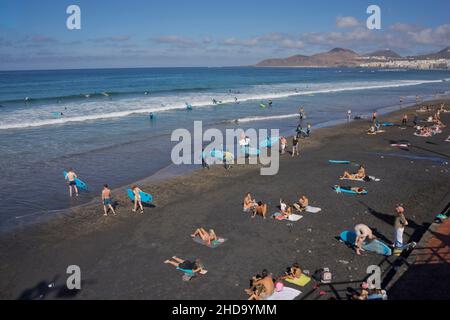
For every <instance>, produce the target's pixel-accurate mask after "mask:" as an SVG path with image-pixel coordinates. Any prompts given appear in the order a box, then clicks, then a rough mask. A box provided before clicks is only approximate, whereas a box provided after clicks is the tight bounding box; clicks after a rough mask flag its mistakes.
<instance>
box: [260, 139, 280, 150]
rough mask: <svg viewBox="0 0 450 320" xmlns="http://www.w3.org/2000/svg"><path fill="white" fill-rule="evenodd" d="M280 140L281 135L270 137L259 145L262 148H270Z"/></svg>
mask: <svg viewBox="0 0 450 320" xmlns="http://www.w3.org/2000/svg"><path fill="white" fill-rule="evenodd" d="M278 141H280V137H270V138H269V137H268V138H267V139H266V140H264V141H262V142H261V144H260V145H259V146H260V147H261V148H270V147H272V146H273V145H274V144H276V143H277V142H278Z"/></svg>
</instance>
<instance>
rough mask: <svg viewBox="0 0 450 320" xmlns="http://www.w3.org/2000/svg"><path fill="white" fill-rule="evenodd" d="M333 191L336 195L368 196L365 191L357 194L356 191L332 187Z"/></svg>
mask: <svg viewBox="0 0 450 320" xmlns="http://www.w3.org/2000/svg"><path fill="white" fill-rule="evenodd" d="M333 189H334V191H336V193H347V194H353V195H367V194H368V192H367V191H366V190H364V191H363V192H361V193H358V192H356V191H353V190H349V189H345V188H341V187H333Z"/></svg>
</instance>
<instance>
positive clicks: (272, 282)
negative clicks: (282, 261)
mask: <svg viewBox="0 0 450 320" xmlns="http://www.w3.org/2000/svg"><path fill="white" fill-rule="evenodd" d="M302 275H303V271H302V269H301V267H300V265H299V264H298V263H294V264H292V265H291V266H289V267H288V268H287V270H286V271H285V272H284V274H283V275H281V276H278V277H274V276H273V274H271V273H269V271H267V270H266V269H264V270H263V271H262V272H261V274H257V275H255V276H253V277H252V278H251V279H250V287H249V288H248V289H245V293H247V294H248V296H249V297H248V300H266V299H268V298H270V297H271V296H272V295H273V294H274V293H275V292H280V291H283V289H284V284H283V282H282V281H283V280H286V279H290V280H298V279H300V278H301V277H302Z"/></svg>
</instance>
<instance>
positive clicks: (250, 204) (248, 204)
mask: <svg viewBox="0 0 450 320" xmlns="http://www.w3.org/2000/svg"><path fill="white" fill-rule="evenodd" d="M243 205H244V212H245V213H249V212H250V211H252V210H253V208H254V207H255V206H256V201H255V199H253V197H252V194H251V193H250V192H247V194H246V195H245V197H244V202H243Z"/></svg>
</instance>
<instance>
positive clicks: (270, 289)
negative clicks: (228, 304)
mask: <svg viewBox="0 0 450 320" xmlns="http://www.w3.org/2000/svg"><path fill="white" fill-rule="evenodd" d="M252 282H253V284H252V287H251V288H250V289H246V290H245V292H247V293H248V294H249V295H253V293H254V291H253V289H255V288H256V287H257V286H259V285H262V286H263V287H264V290H263V292H262V293H261V294H260V295H259V298H261V300H265V299H267V298H269V297H270V296H271V295H273V293H274V291H275V284H274V283H273V278H272V275H271V274H269V273H268V271H267V270H263V272H262V274H261V279H259V280H256V279H255V280H254V281H252Z"/></svg>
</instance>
